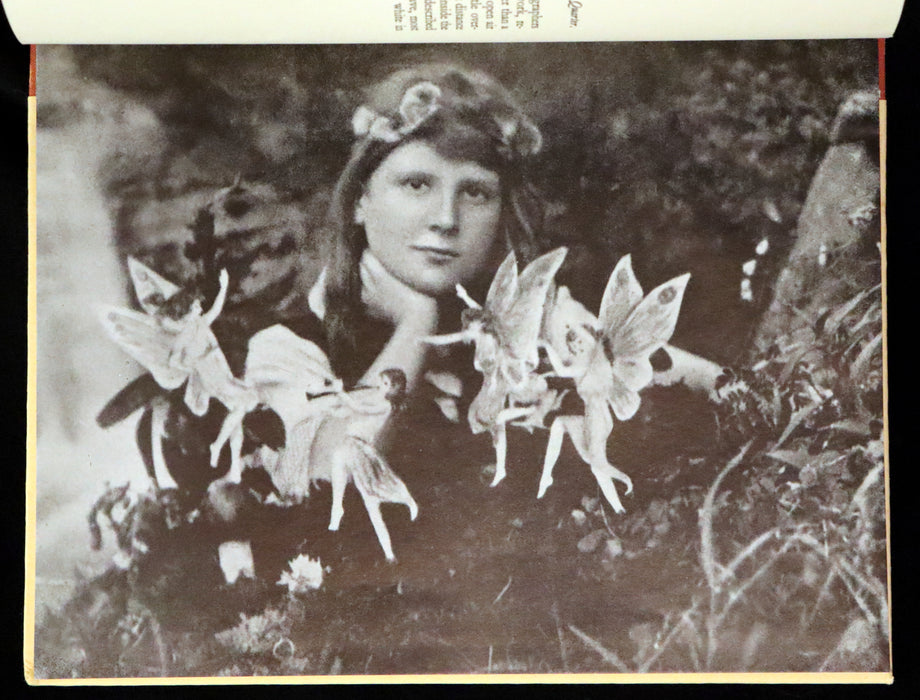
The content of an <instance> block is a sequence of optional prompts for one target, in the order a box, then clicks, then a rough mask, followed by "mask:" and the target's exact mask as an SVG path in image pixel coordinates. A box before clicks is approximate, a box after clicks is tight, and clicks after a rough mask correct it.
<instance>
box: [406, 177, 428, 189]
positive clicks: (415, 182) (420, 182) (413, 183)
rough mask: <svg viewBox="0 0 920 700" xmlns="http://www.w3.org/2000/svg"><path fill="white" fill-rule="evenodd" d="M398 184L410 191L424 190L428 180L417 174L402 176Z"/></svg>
mask: <svg viewBox="0 0 920 700" xmlns="http://www.w3.org/2000/svg"><path fill="white" fill-rule="evenodd" d="M400 184H402V186H403V187H404V188H405V189H407V190H409V191H410V192H424V191H426V190H427V189H428V187H429V183H428V180H427V179H425V178H423V177H418V176H412V177H407V178H404V179H403V181H402V182H401V183H400Z"/></svg>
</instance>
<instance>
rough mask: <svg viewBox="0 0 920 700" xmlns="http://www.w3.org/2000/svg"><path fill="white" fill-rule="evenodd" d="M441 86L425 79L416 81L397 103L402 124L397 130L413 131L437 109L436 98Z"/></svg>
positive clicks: (439, 93)
mask: <svg viewBox="0 0 920 700" xmlns="http://www.w3.org/2000/svg"><path fill="white" fill-rule="evenodd" d="M440 96H441V88H439V87H438V86H437V85H435V84H434V83H429V82H427V81H425V82H421V83H416V84H415V85H413V86H412V87H410V88H409V89H408V90H406V94H405V95H403V98H402V102H400V103H399V116H401V117H402V120H403V125H402V127H400V129H399V131H400V133H402V134H410V133H412V132H413V131H415V130H416V129H417V128H418V127H419V126H420V125H421V124H422V122H424V121H425V120H426V119H428V117H430V116H431V115H432V114H434V113H435V112H437V111H438V98H439V97H440Z"/></svg>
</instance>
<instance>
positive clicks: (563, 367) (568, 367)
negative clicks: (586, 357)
mask: <svg viewBox="0 0 920 700" xmlns="http://www.w3.org/2000/svg"><path fill="white" fill-rule="evenodd" d="M543 349H544V350H545V351H546V357H547V359H549V364H550V366H551V367H552V368H553V371H554V372H555V373H556V375H557V376H559V377H564V378H568V379H577V378H579V377H580V376H581V375H582V374H584V369H585V368H584V367H583V366H581V363H576V362H574V361H570V362H568V363H567V362H566V361H565V360H563V359H562V357H560V355H559V353H558V352H556V349H555V348H553V346H552V345H550V344H549V343H544V344H543Z"/></svg>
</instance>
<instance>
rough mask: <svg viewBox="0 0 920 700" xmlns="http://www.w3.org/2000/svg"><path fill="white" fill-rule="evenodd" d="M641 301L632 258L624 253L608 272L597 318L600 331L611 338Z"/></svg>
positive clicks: (640, 292) (640, 290) (639, 287)
mask: <svg viewBox="0 0 920 700" xmlns="http://www.w3.org/2000/svg"><path fill="white" fill-rule="evenodd" d="M641 301H642V287H641V286H640V285H639V280H637V279H636V275H635V273H634V272H633V269H632V258H631V256H629V255H624V256H623V257H622V258H620V261H619V262H618V263H617V264H616V267H614V268H613V272H611V273H610V279H609V280H607V287H606V288H605V289H604V296H603V297H602V298H601V308H600V311H599V312H598V314H597V320H598V325H599V327H600V330H601V331H602V333H603V334H604V335H606V336H607V337H609V338H611V339H612V338H613V337H614V334H615V333H616V331H617V330H618V329H619V328H620V326H622V325H623V323H624V322H625V321H626V319H627V318H628V317H629V314H630V313H632V311H633V309H635V308H636V307H637V306H638V305H639V302H641Z"/></svg>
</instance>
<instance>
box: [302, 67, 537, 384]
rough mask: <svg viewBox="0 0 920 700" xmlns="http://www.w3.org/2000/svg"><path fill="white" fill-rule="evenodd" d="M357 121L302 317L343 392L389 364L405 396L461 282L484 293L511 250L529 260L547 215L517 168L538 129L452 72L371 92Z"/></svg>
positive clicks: (505, 97) (413, 72)
mask: <svg viewBox="0 0 920 700" xmlns="http://www.w3.org/2000/svg"><path fill="white" fill-rule="evenodd" d="M352 127H353V130H354V132H355V135H356V137H357V141H356V143H355V145H354V147H353V150H352V155H351V158H350V160H349V162H348V164H347V165H346V167H345V169H344V171H343V173H342V175H341V177H340V179H339V181H338V184H337V186H336V189H335V194H334V198H333V202H332V206H331V208H330V217H329V229H330V231H329V233H330V240H331V244H332V245H331V252H330V256H329V263H328V265H327V266H326V268H325V269H324V271H323V274H322V275H321V276H320V279H319V281H318V282H317V285H316V286H315V287H314V289H313V290H312V292H311V294H310V309H311V311H312V312H313V314H315V315H316V317H317V318H319V319H321V321H322V336H323V340H324V341H325V343H323V344H324V345H325V349H326V350H327V354H328V355H329V357H330V360H331V362H332V365H333V368H334V369H335V370H336V372H337V374H338V375H339V376H341V377H342V378H343V379H344V380H345V383H346V385H349V384H355V383H358V384H360V383H368V384H369V383H372V382H373V381H374V379H375V378H376V377H377V376H378V374H379V373H380V371H382V370H384V369H387V368H391V367H395V368H399V369H402V370H403V372H404V373H405V375H406V379H407V389H408V390H409V391H410V392H411V391H412V390H413V389H414V388H415V387H416V386H417V385H418V382H419V378H420V376H421V375H422V373H423V370H424V368H425V367H426V364H427V361H428V360H429V359H430V358H428V354H429V352H430V351H429V348H428V347H427V346H426V345H425V344H423V343H421V342H419V341H420V339H421V338H423V337H425V336H428V335H431V334H434V333H436V332H438V331H439V330H441V329H442V328H443V327H444V326H450V325H456V324H458V323H459V309H460V307H459V305H458V302H457V298H456V293H455V287H456V285H457V284H458V283H459V284H463V285H464V286H466V287H467V288H471V287H472V288H473V289H478V288H481V287H483V286H484V285H486V284H487V283H488V281H489V279H490V278H491V275H492V273H493V272H494V271H495V269H496V268H497V266H498V263H499V262H500V261H501V260H502V259H503V258H504V257H505V255H506V254H507V252H508V251H509V250H510V249H513V250H514V251H515V252H516V253H517V256H518V259H519V260H520V261H521V262H528V261H529V260H530V259H531V258H532V257H533V256H534V254H535V249H536V246H535V239H536V236H537V235H538V232H539V227H540V225H541V223H542V210H541V207H540V204H539V201H538V200H537V198H536V196H535V194H534V192H533V190H532V188H531V187H530V186H529V185H528V184H527V182H526V179H525V176H524V170H525V165H526V162H527V160H528V158H529V157H530V156H532V155H534V154H535V153H536V152H537V151H538V149H539V147H540V134H539V131H538V130H537V128H536V127H535V126H534V124H533V123H532V122H531V121H530V120H529V119H528V118H527V117H526V116H525V115H524V114H523V112H522V111H521V110H520V108H519V107H518V106H517V105H516V104H515V102H514V101H513V100H512V98H511V96H510V95H509V94H508V93H507V91H505V90H504V89H503V88H502V87H501V86H500V85H498V84H497V83H496V82H495V81H494V80H492V79H491V78H489V77H488V76H486V75H484V74H482V73H478V72H474V71H469V70H465V69H462V68H459V67H457V66H454V65H449V64H431V65H422V66H417V67H414V68H411V69H407V70H402V71H399V72H396V73H394V74H392V75H391V76H389V77H388V78H387V79H385V80H383V81H382V82H380V83H378V84H377V85H375V86H373V87H372V88H371V89H370V90H369V91H368V93H367V95H366V101H365V103H364V104H363V105H362V106H360V107H359V108H358V109H357V110H356V112H355V115H354V118H353V121H352Z"/></svg>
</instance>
